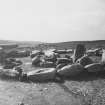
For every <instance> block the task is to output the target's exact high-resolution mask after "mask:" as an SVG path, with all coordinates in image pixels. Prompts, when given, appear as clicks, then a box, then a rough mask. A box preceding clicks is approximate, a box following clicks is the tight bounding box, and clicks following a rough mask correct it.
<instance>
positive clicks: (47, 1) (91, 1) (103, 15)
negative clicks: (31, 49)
mask: <svg viewBox="0 0 105 105" xmlns="http://www.w3.org/2000/svg"><path fill="white" fill-rule="evenodd" d="M0 39H7V40H20V41H21V40H28V41H31V40H32V41H42V42H43V41H44V42H62V41H72V40H100V39H102V40H104V39H105V0H0Z"/></svg>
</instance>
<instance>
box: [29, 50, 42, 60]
mask: <svg viewBox="0 0 105 105" xmlns="http://www.w3.org/2000/svg"><path fill="white" fill-rule="evenodd" d="M37 55H44V53H43V52H42V51H39V50H35V51H32V53H31V54H30V57H31V58H34V57H36V56H37Z"/></svg>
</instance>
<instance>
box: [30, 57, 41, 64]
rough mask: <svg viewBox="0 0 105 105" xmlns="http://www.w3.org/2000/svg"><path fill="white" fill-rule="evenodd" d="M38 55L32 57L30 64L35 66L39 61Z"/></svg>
mask: <svg viewBox="0 0 105 105" xmlns="http://www.w3.org/2000/svg"><path fill="white" fill-rule="evenodd" d="M40 61H41V60H40V56H38V55H37V56H35V57H34V58H33V59H32V65H34V66H36V65H38V64H39V63H40Z"/></svg>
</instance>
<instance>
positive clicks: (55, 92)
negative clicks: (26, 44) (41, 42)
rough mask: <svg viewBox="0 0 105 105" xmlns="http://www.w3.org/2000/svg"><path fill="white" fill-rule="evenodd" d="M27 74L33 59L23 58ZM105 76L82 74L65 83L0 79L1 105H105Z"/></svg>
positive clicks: (102, 74) (101, 74)
mask: <svg viewBox="0 0 105 105" xmlns="http://www.w3.org/2000/svg"><path fill="white" fill-rule="evenodd" d="M22 61H23V62H24V65H23V68H24V70H25V71H26V72H27V71H29V70H33V69H36V68H32V67H31V63H30V62H31V60H30V59H29V58H22ZM104 74H105V73H100V74H86V73H83V74H80V75H78V76H77V77H73V78H69V79H66V80H64V81H62V82H51V81H49V82H45V83H33V82H26V83H25V82H19V81H17V80H13V79H2V78H1V79H0V105H105V75H104ZM22 103H23V104H22Z"/></svg>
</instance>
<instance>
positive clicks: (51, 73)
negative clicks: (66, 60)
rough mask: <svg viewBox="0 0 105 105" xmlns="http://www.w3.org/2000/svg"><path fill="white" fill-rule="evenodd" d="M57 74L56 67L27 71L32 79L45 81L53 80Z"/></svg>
mask: <svg viewBox="0 0 105 105" xmlns="http://www.w3.org/2000/svg"><path fill="white" fill-rule="evenodd" d="M55 75H56V69H55V68H49V69H47V68H45V69H39V70H35V71H30V72H28V73H27V77H28V79H29V80H31V81H45V80H53V79H54V78H55Z"/></svg>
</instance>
